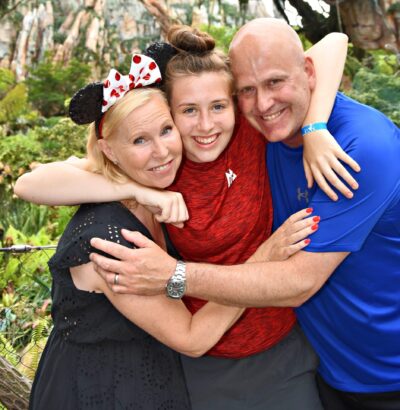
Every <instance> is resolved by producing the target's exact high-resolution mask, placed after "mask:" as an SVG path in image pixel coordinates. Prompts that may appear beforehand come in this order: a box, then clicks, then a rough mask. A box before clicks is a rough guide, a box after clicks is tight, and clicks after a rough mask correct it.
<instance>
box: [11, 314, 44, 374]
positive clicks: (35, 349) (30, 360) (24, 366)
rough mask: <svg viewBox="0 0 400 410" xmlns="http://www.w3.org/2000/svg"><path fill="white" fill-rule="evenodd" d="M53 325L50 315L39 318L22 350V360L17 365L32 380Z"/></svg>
mask: <svg viewBox="0 0 400 410" xmlns="http://www.w3.org/2000/svg"><path fill="white" fill-rule="evenodd" d="M51 326H52V322H51V318H50V316H46V317H41V318H39V319H37V320H36V322H35V326H34V327H33V328H32V333H31V340H30V342H29V343H28V344H27V345H26V346H25V347H24V349H23V351H22V352H21V361H20V363H19V364H18V366H17V370H19V371H20V372H21V373H22V374H23V375H24V376H26V377H28V378H29V379H31V380H33V378H34V377H35V373H36V369H37V366H38V364H39V360H40V356H41V354H42V352H43V349H44V347H45V345H46V341H47V338H48V336H49V333H50V330H51Z"/></svg>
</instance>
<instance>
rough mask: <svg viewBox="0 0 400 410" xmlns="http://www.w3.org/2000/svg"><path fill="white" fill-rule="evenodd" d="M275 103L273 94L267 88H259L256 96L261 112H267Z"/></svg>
mask: <svg viewBox="0 0 400 410" xmlns="http://www.w3.org/2000/svg"><path fill="white" fill-rule="evenodd" d="M273 104H274V101H273V98H272V95H271V93H270V92H268V91H265V90H262V89H261V90H258V91H257V97H256V107H257V111H258V113H259V114H264V113H265V112H267V111H268V110H269V109H270V108H271V107H272V106H273Z"/></svg>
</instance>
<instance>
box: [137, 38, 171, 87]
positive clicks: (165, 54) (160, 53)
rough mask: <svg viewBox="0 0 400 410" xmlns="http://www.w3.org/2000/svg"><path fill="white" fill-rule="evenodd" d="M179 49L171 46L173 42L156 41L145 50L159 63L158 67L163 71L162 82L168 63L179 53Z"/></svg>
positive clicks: (147, 54)
mask: <svg viewBox="0 0 400 410" xmlns="http://www.w3.org/2000/svg"><path fill="white" fill-rule="evenodd" d="M177 52H178V51H177V50H176V49H175V48H174V47H172V46H171V44H168V43H164V42H155V43H153V44H151V45H150V46H149V47H147V49H146V50H145V52H144V55H146V56H148V57H151V58H152V59H153V60H154V61H155V62H156V63H157V65H158V68H159V69H160V72H161V78H162V82H161V85H162V84H163V82H164V79H165V71H166V68H167V64H168V62H169V60H171V58H172V57H173V56H174V55H175V54H177Z"/></svg>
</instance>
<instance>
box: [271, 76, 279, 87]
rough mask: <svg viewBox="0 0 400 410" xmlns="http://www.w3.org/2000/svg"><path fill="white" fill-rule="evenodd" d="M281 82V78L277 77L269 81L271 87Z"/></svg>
mask: <svg viewBox="0 0 400 410" xmlns="http://www.w3.org/2000/svg"><path fill="white" fill-rule="evenodd" d="M281 82H282V80H281V79H280V78H275V79H273V80H271V81H270V82H269V86H270V87H275V86H277V85H278V84H280V83H281Z"/></svg>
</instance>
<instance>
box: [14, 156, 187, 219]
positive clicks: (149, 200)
mask: <svg viewBox="0 0 400 410" xmlns="http://www.w3.org/2000/svg"><path fill="white" fill-rule="evenodd" d="M87 169H88V160H86V159H78V158H71V159H69V160H67V161H63V162H52V163H49V164H43V165H40V166H38V167H37V168H35V169H34V170H33V171H32V172H28V173H26V174H24V175H22V176H20V177H19V178H18V180H17V182H16V184H15V187H14V192H15V194H16V195H17V196H19V197H20V198H22V199H24V200H26V201H29V202H33V203H35V204H42V205H76V204H83V203H88V202H110V201H120V200H123V199H135V200H136V201H137V202H139V203H140V204H142V205H144V206H146V207H148V208H149V209H150V210H151V211H152V212H153V213H155V214H156V218H157V219H158V220H159V222H166V223H173V224H174V225H177V226H183V224H182V223H183V222H184V221H186V220H187V219H188V211H187V208H186V205H185V202H184V200H183V197H182V195H181V194H180V193H178V192H171V191H160V190H156V189H150V188H146V187H143V186H142V185H139V184H137V183H135V182H133V181H131V182H129V183H125V184H118V183H113V182H112V181H110V180H108V179H107V178H105V177H104V176H103V175H100V174H95V173H93V172H90V171H87Z"/></svg>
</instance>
